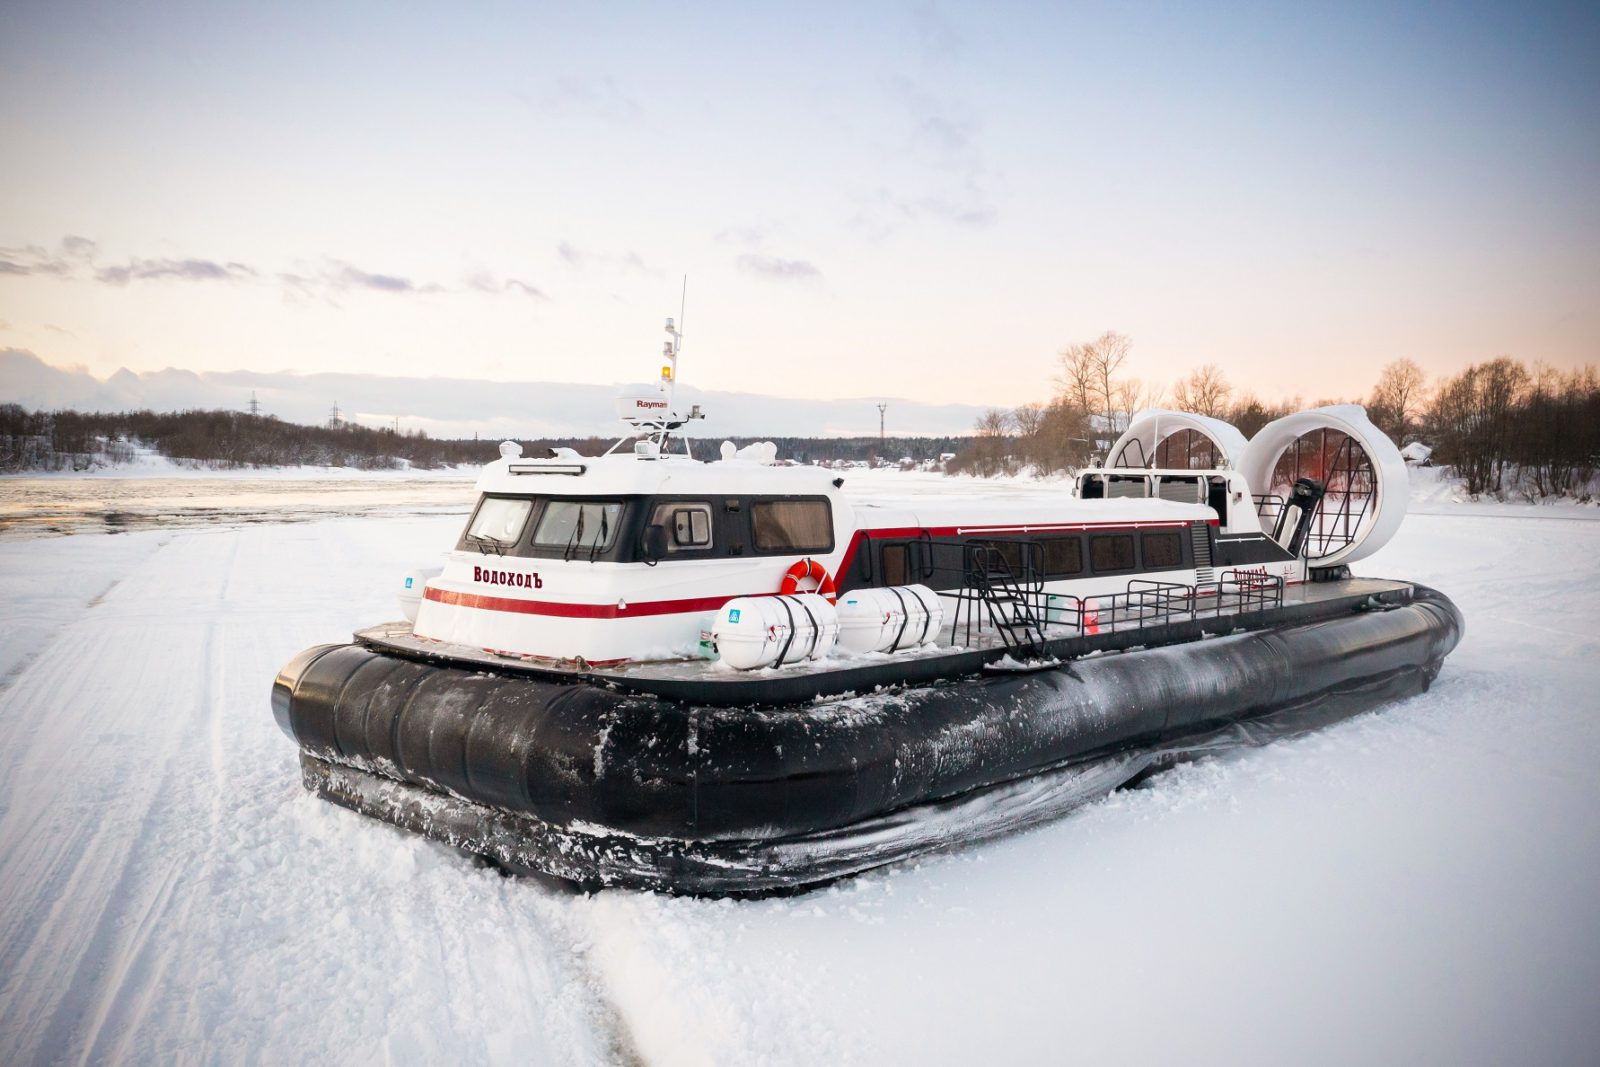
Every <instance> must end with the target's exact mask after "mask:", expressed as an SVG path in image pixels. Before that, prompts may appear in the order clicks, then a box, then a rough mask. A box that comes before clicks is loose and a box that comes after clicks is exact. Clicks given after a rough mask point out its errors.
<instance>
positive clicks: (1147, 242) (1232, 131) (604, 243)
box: [0, 0, 1600, 429]
mask: <svg viewBox="0 0 1600 1067" xmlns="http://www.w3.org/2000/svg"><path fill="white" fill-rule="evenodd" d="M0 144H3V145H4V150H3V151H0V348H6V349H15V350H19V351H23V352H29V353H32V354H34V355H36V356H38V357H39V358H40V359H42V360H44V361H45V362H47V363H49V364H52V365H55V366H61V367H74V366H75V367H81V368H83V369H84V370H86V371H87V372H88V373H90V374H92V375H95V376H97V377H100V378H106V377H109V376H110V375H111V374H112V373H113V372H115V371H117V370H118V369H119V368H128V369H130V370H132V371H133V372H135V373H148V372H152V371H157V370H160V369H162V368H167V367H174V368H181V369H185V370H192V371H197V372H233V371H251V372H258V373H265V372H283V371H290V372H299V373H304V374H331V373H340V374H373V375H389V376H399V377H421V378H426V377H432V376H447V377H450V378H457V379H460V378H467V379H473V378H481V379H486V380H495V381H516V382H561V383H573V384H607V383H617V382H627V381H638V380H642V379H643V380H648V379H649V378H651V377H652V376H653V375H654V374H655V372H656V368H657V366H658V362H657V356H658V354H659V351H660V345H661V342H662V340H663V339H664V335H663V334H662V331H661V326H662V321H663V319H664V318H665V317H666V316H667V315H678V314H679V308H680V300H681V299H682V288H683V285H684V279H685V278H686V277H687V302H686V307H685V311H684V322H683V326H684V335H685V336H684V352H683V360H682V367H681V380H683V381H685V382H688V383H692V384H694V385H697V386H699V387H701V388H704V389H714V390H727V391H732V392H746V393H761V394H767V395H774V396H792V397H796V398H836V397H875V396H889V397H897V398H905V399H907V400H914V401H919V402H924V403H928V404H972V405H984V406H987V405H995V406H1011V405H1016V404H1020V403H1024V402H1027V401H1031V400H1043V399H1048V397H1049V396H1050V394H1051V392H1052V391H1053V386H1052V382H1051V379H1052V375H1053V374H1055V372H1056V370H1057V353H1058V352H1059V351H1060V350H1061V349H1062V348H1063V347H1064V346H1065V345H1067V344H1070V343H1073V342H1076V341H1084V340H1089V339H1092V338H1093V337H1095V336H1097V335H1099V334H1101V333H1103V332H1105V331H1108V330H1115V331H1118V332H1120V333H1123V334H1126V335H1127V336H1129V337H1130V338H1132V340H1133V356H1132V363H1131V364H1130V368H1129V369H1130V371H1131V372H1132V373H1133V374H1134V375H1137V376H1140V377H1142V378H1144V379H1146V380H1147V381H1150V382H1154V383H1157V384H1161V385H1170V384H1171V383H1172V382H1173V381H1175V380H1176V379H1178V378H1179V377H1181V376H1183V375H1184V374H1186V373H1188V372H1189V371H1190V370H1191V369H1193V368H1194V367H1196V366H1198V365H1200V364H1204V363H1216V364H1218V365H1220V366H1221V367H1222V368H1223V369H1224V371H1225V372H1226V373H1227V375H1228V377H1229V379H1230V380H1231V381H1232V382H1233V383H1235V385H1237V386H1239V387H1241V388H1248V389H1250V390H1252V391H1253V392H1255V393H1257V394H1259V395H1261V396H1263V397H1264V398H1267V399H1277V398H1285V397H1294V396H1300V397H1304V398H1306V399H1307V400H1310V399H1314V398H1352V397H1357V396H1360V395H1362V394H1364V393H1365V392H1366V391H1367V390H1368V389H1369V388H1370V385H1371V383H1372V381H1373V380H1374V379H1375V378H1376V376H1377V373H1378V371H1379V369H1380V368H1381V367H1382V366H1383V365H1384V364H1385V363H1388V362H1390V361H1392V360H1394V359H1398V358H1402V357H1404V358H1411V359H1415V360H1416V361H1418V362H1419V363H1421V364H1422V365H1423V366H1424V368H1425V369H1427V370H1428V371H1429V372H1430V374H1440V373H1444V372H1447V371H1450V370H1454V369H1458V368H1459V367H1461V366H1463V365H1465V364H1466V363H1469V362H1473V361H1480V360H1484V359H1490V358H1494V357H1496V356H1500V355H1511V356H1514V357H1516V358H1519V359H1523V360H1526V361H1529V362H1533V361H1536V360H1542V361H1546V362H1549V363H1552V364H1555V365H1558V366H1562V367H1571V366H1578V365H1582V364H1586V363H1592V362H1595V361H1596V360H1597V356H1600V194H1597V193H1596V190H1597V189H1600V7H1596V6H1595V5H1592V4H1591V5H1587V6H1581V5H1580V6H1571V7H1566V6H1541V5H1527V4H1507V5H1455V4H1427V5H1395V4H1380V5H1362V4H1349V3H1344V4H1332V5H1326V6H1317V5H1310V4H1295V5H1259V6H1254V5H1246V4H1233V5H1221V4H1218V5H1160V4H1108V5H1076V4H1043V5H1012V4H996V3H987V4H972V5H961V4H921V3H914V4H908V5H891V4H881V5H880V4H860V3H850V4H837V5H835V4H826V3H822V4H818V3H807V4H804V5H800V4H794V5H785V6H766V5H762V6H757V5H742V4H713V5H695V4H689V5H640V6H628V5H622V4H616V5H563V6H544V5H539V4H534V3H515V4H499V3H458V4H406V3H394V2H387V3H382V4H378V3H357V2H352V3H332V4H330V3H326V2H317V3H297V2H292V0H285V2H276V3H271V4H251V5H245V4H220V3H214V2H213V3H198V4H186V3H182V2H171V0H168V2H161V3H147V2H140V0H117V2H114V3H110V2H107V3H73V2H40V3H30V2H22V3H19V2H11V3H7V4H5V5H3V6H0ZM5 392H6V383H5V382H4V381H3V380H0V399H4V394H5ZM338 399H340V400H342V401H344V402H345V403H346V404H347V405H348V404H356V405H359V398H338ZM419 404H422V405H424V406H425V400H424V401H419ZM407 414H410V413H407ZM415 414H417V415H419V416H425V415H426V414H427V412H426V411H419V412H416V413H415ZM874 421H875V420H874ZM872 428H873V429H876V427H875V426H874V427H872Z"/></svg>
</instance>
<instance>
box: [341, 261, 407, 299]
mask: <svg viewBox="0 0 1600 1067" xmlns="http://www.w3.org/2000/svg"><path fill="white" fill-rule="evenodd" d="M325 277H326V280H327V282H328V284H330V285H332V286H333V287H334V288H335V289H376V290H377V291H378V292H380V293H414V292H417V286H416V285H415V284H414V283H413V282H412V281H411V279H410V278H402V277H400V276H399V275H396V274H376V273H374V272H372V271H367V270H362V269H361V268H360V267H355V266H352V265H351V264H349V263H345V262H343V261H340V260H334V261H333V266H332V270H331V271H329V273H328V274H327V275H326V276H325Z"/></svg>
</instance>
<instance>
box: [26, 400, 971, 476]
mask: <svg viewBox="0 0 1600 1067" xmlns="http://www.w3.org/2000/svg"><path fill="white" fill-rule="evenodd" d="M614 440H615V439H614V438H607V437H545V438H534V439H523V441H522V444H523V446H524V454H525V455H529V456H540V455H544V454H546V452H547V450H548V449H551V448H558V447H559V448H571V449H574V450H575V451H577V452H578V453H579V454H581V455H586V456H596V455H599V454H601V453H602V452H604V451H606V449H608V448H610V447H611V445H612V443H613V442H614ZM732 440H733V442H734V444H736V445H738V446H740V447H743V446H744V445H747V444H750V443H752V442H753V441H756V440H771V441H773V442H774V443H775V444H776V445H777V446H778V455H779V456H780V457H781V458H785V459H791V460H793V461H795V462H799V463H868V464H877V463H896V462H900V461H902V460H910V461H911V462H912V463H915V464H919V465H926V464H928V463H931V462H937V461H938V459H939V458H940V457H941V456H942V455H944V454H948V453H952V452H954V451H956V449H957V448H959V447H960V445H961V443H962V439H961V438H957V437H910V438H907V437H894V438H889V439H888V440H887V441H881V440H880V439H879V438H877V437H841V438H831V437H830V438H812V437H775V438H754V437H736V438H733V439H732ZM721 443H722V438H717V439H715V440H712V439H706V438H698V439H692V440H691V446H692V447H693V449H694V454H695V455H696V456H699V457H701V458H707V459H710V458H715V457H716V455H717V449H718V446H720V444H721ZM135 445H140V446H143V447H147V448H153V449H154V450H155V451H156V452H157V453H159V454H160V455H162V456H166V457H167V458H169V459H173V460H176V461H178V462H180V463H187V464H193V465H195V466H202V467H217V468H238V467H287V466H319V467H323V466H326V467H354V468H358V469H362V470H392V469H397V468H400V467H405V466H409V467H414V468H420V469H434V468H439V467H445V466H457V465H470V466H478V465H481V464H484V463H487V462H489V461H491V460H493V459H495V458H497V457H498V455H499V451H498V448H499V438H494V439H484V440H479V439H478V438H475V437H473V438H440V437H430V436H428V434H427V433H425V432H421V431H407V432H404V433H396V432H395V431H393V430H390V429H383V428H373V427H370V426H362V425H359V424H357V423H353V422H341V423H338V424H336V425H324V426H307V425H302V424H299V423H293V422H285V421H283V420H281V419H278V418H276V417H274V416H271V415H248V414H245V413H243V412H235V411H181V412H153V411H127V412H116V413H98V412H79V411H50V412H35V411H28V410H26V409H24V408H23V407H21V406H20V405H18V404H0V470H13V471H16V470H86V469H88V468H89V467H91V466H96V465H116V464H119V463H125V462H127V461H128V460H130V459H131V458H132V457H133V455H134V449H135Z"/></svg>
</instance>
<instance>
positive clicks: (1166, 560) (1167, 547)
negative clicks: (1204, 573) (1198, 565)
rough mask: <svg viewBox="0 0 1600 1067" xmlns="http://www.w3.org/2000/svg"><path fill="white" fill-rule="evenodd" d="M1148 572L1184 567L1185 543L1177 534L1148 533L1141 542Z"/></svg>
mask: <svg viewBox="0 0 1600 1067" xmlns="http://www.w3.org/2000/svg"><path fill="white" fill-rule="evenodd" d="M1140 547H1141V548H1142V549H1143V551H1144V565H1145V569H1146V570H1170V569H1172V568H1173V567H1181V566H1183V543H1182V542H1181V541H1179V540H1178V535H1177V534H1175V533H1147V534H1144V535H1143V536H1142V538H1141V540H1140Z"/></svg>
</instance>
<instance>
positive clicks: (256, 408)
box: [250, 389, 261, 416]
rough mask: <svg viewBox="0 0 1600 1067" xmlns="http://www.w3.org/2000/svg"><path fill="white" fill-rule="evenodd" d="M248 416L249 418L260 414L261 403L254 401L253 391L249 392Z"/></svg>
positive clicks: (254, 392)
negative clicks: (249, 415)
mask: <svg viewBox="0 0 1600 1067" xmlns="http://www.w3.org/2000/svg"><path fill="white" fill-rule="evenodd" d="M250 414H251V416H256V415H259V414H261V402H260V401H258V400H257V399H256V391H255V390H254V389H252V390H250Z"/></svg>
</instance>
